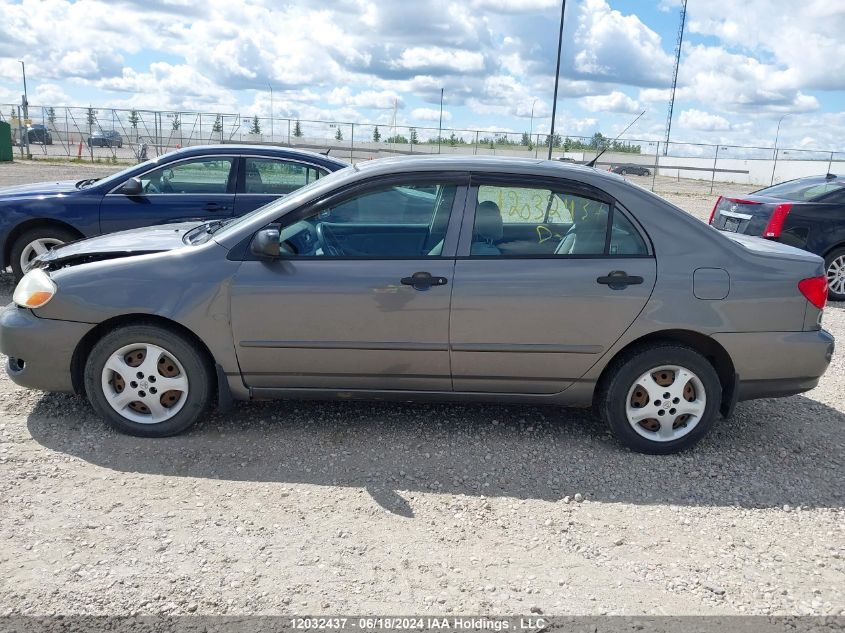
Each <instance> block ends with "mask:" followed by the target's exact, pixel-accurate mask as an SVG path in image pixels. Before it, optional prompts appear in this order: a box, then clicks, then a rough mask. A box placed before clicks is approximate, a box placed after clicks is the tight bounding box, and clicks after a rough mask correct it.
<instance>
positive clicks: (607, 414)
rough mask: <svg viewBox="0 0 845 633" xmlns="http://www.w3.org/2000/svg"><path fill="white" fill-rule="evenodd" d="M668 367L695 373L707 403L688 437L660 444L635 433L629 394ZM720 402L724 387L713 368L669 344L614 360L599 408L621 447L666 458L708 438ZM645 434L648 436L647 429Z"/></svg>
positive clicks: (695, 354) (691, 352) (601, 389)
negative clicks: (648, 375) (644, 377)
mask: <svg viewBox="0 0 845 633" xmlns="http://www.w3.org/2000/svg"><path fill="white" fill-rule="evenodd" d="M666 365H677V366H680V367H682V368H686V369H688V370H690V371H692V372H693V373H694V374H695V375H696V376H697V377H698V379H699V380H700V381H701V384H702V386H703V388H704V393H705V396H706V402H705V406H704V412H703V414H702V415H701V417H700V418H699V421H698V422H697V424H695V426H694V427H693V428H692V430H691V431H689V432H688V433H687V434H686V435H683V436H682V437H679V438H678V439H675V440H667V441H657V440H651V439H647V438H646V437H643V436H642V435H640V434H639V433H638V432H637V431H636V430H634V427H633V426H632V424H631V423H630V422H629V421H628V416H627V414H626V405H627V401H628V397H629V395H628V394H629V392H630V391H631V389H632V388H633V387H634V386H635V384H637V382H636V381H637V380H638V379H639V377H640V376H642V375H643V374H644V373H646V372H649V371H650V370H652V369H655V368H658V367H663V366H666ZM721 401H722V385H721V383H720V382H719V376H718V374H717V373H716V370H715V369H714V368H713V365H711V364H710V362H709V361H708V360H707V359H706V358H704V357H703V356H702V355H701V354H699V353H698V352H696V351H695V350H693V349H691V348H689V347H686V346H684V345H680V344H674V343H668V342H667V343H658V344H655V345H651V346H647V347H641V348H638V349H633V350H631V351H630V352H629V353H627V354H625V355H624V356H623V357H621V358H619V359H616V360H614V361H613V366H612V367H611V368H609V373H608V376H607V379H606V380H604V381H603V383H602V385H600V387H599V393H598V394H597V398H596V405H597V408H598V412H599V414H600V415H601V416H602V417H603V418H604V420H605V421H606V422H607V424H608V426H610V430H611V432H612V433H613V435H614V436H615V437H616V439H617V440H619V441H620V442H621V443H622V444H624V445H625V446H627V447H628V448H630V449H631V450H634V451H637V452H638V453H648V454H651V455H666V454H669V453H676V452H678V451H683V450H686V449H689V448H692V447H693V446H695V444H697V443H698V442H699V441H700V440H701V439H702V438H703V437H704V436H705V435H707V433H708V432H709V431H710V429H711V428H712V427H713V424H714V422H715V420H716V416H717V414H718V411H719V406H720V403H721ZM669 406H671V405H669ZM643 432H644V433H648V431H646V430H645V429H644V430H643ZM655 436H656V435H655Z"/></svg>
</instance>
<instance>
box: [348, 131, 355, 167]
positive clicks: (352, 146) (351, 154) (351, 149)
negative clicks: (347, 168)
mask: <svg viewBox="0 0 845 633" xmlns="http://www.w3.org/2000/svg"><path fill="white" fill-rule="evenodd" d="M349 125H351V126H352V132H350V134H349V162H350V163H354V162H355V161H354V160H353V159H354V154H355V124H354V123H350V124H349Z"/></svg>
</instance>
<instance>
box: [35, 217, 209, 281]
mask: <svg viewBox="0 0 845 633" xmlns="http://www.w3.org/2000/svg"><path fill="white" fill-rule="evenodd" d="M200 224H202V222H181V223H178V224H163V225H160V226H153V227H148V228H142V229H132V230H130V231H121V232H119V233H110V234H108V235H101V236H100V237H92V238H89V239H86V240H79V241H78V242H71V243H69V244H65V245H64V246H60V247H59V248H54V249H53V250H51V251H49V252H48V253H45V254H44V255H41V256H39V257H37V258H36V259H35V260H33V262H32V264H31V265H30V267H31V268H47V269H49V270H55V269H56V268H64V267H65V266H72V265H75V264H83V263H87V262H93V261H102V260H104V259H116V258H119V257H132V256H135V255H148V254H150V253H161V252H163V251H170V250H174V249H177V248H183V247H184V246H185V242H184V241H183V239H182V238H183V237H184V236H185V233H187V232H188V231H189V230H191V229H192V228H195V227H197V226H199V225H200Z"/></svg>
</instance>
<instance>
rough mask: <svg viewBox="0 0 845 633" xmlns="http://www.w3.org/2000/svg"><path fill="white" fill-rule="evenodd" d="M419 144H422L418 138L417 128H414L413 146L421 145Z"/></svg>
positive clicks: (412, 132) (412, 133) (412, 131)
mask: <svg viewBox="0 0 845 633" xmlns="http://www.w3.org/2000/svg"><path fill="white" fill-rule="evenodd" d="M419 142H420V139H419V137H418V136H417V128H414V127H412V128H411V145H417V144H419Z"/></svg>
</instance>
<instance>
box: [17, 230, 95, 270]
mask: <svg viewBox="0 0 845 633" xmlns="http://www.w3.org/2000/svg"><path fill="white" fill-rule="evenodd" d="M39 239H50V240H56V241H59V242H62V243H63V244H66V243H68V242H73V241H76V240H78V239H79V234H77V233H74V232H73V231H71V230H70V229H66V228H63V227H61V226H50V225H49V224H47V225H44V226H40V227H35V228H32V229H29V230H27V231H24V232H23V233H21V234H20V235H19V236H18V237H17V238H16V239H15V241H14V242H13V243H12V247H11V249H9V264H10V265H11V267H12V272H13V273H14V275H15V280H16V281H20V278H21V277H23V267H22V266H21V255H23V251H24V249H25V248H26V247H27V245H28V244H31V243H32V242H34V241H35V240H39Z"/></svg>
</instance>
